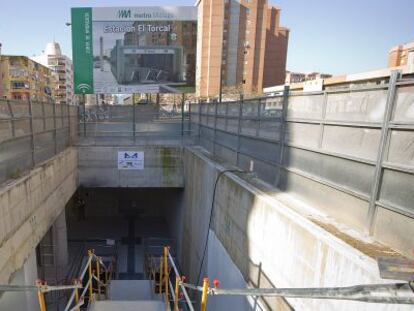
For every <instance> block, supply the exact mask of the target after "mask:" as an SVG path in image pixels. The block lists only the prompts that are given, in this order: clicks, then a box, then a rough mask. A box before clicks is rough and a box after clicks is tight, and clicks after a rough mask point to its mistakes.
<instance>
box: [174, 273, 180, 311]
mask: <svg viewBox="0 0 414 311" xmlns="http://www.w3.org/2000/svg"><path fill="white" fill-rule="evenodd" d="M180 281H181V280H180V277H179V276H178V275H177V276H176V277H175V295H174V311H178V295H179V294H180Z"/></svg>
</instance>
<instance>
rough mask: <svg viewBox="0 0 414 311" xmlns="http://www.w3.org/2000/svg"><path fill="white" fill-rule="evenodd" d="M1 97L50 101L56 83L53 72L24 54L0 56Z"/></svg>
mask: <svg viewBox="0 0 414 311" xmlns="http://www.w3.org/2000/svg"><path fill="white" fill-rule="evenodd" d="M0 63H1V64H0V70H1V72H0V75H1V81H2V98H5V99H14V100H36V101H51V100H52V99H53V96H54V90H55V88H56V84H57V78H56V76H55V74H54V72H53V71H52V70H51V69H49V68H48V67H46V66H43V65H41V64H39V63H37V62H35V61H33V60H31V59H29V58H28V57H26V56H12V55H2V56H1V58H0Z"/></svg>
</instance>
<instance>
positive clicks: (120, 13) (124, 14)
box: [118, 10, 131, 18]
mask: <svg viewBox="0 0 414 311" xmlns="http://www.w3.org/2000/svg"><path fill="white" fill-rule="evenodd" d="M118 18H131V10H118Z"/></svg>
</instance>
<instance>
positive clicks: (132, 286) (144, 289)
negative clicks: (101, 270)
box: [108, 280, 157, 301]
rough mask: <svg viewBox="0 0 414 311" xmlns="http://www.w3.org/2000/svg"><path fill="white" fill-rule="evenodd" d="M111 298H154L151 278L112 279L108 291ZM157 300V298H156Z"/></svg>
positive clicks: (129, 299) (124, 299) (126, 299)
mask: <svg viewBox="0 0 414 311" xmlns="http://www.w3.org/2000/svg"><path fill="white" fill-rule="evenodd" d="M108 299H109V300H123V301H131V300H154V299H156V297H155V294H154V293H153V284H152V282H151V281H150V280H112V281H111V283H110V285H109V291H108ZM156 300H157V299H156Z"/></svg>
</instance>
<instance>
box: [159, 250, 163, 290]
mask: <svg viewBox="0 0 414 311" xmlns="http://www.w3.org/2000/svg"><path fill="white" fill-rule="evenodd" d="M162 262H163V258H162V256H161V257H160V284H159V286H158V289H159V292H160V294H161V293H162V282H163V279H162V277H163V275H162V269H163V264H162Z"/></svg>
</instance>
